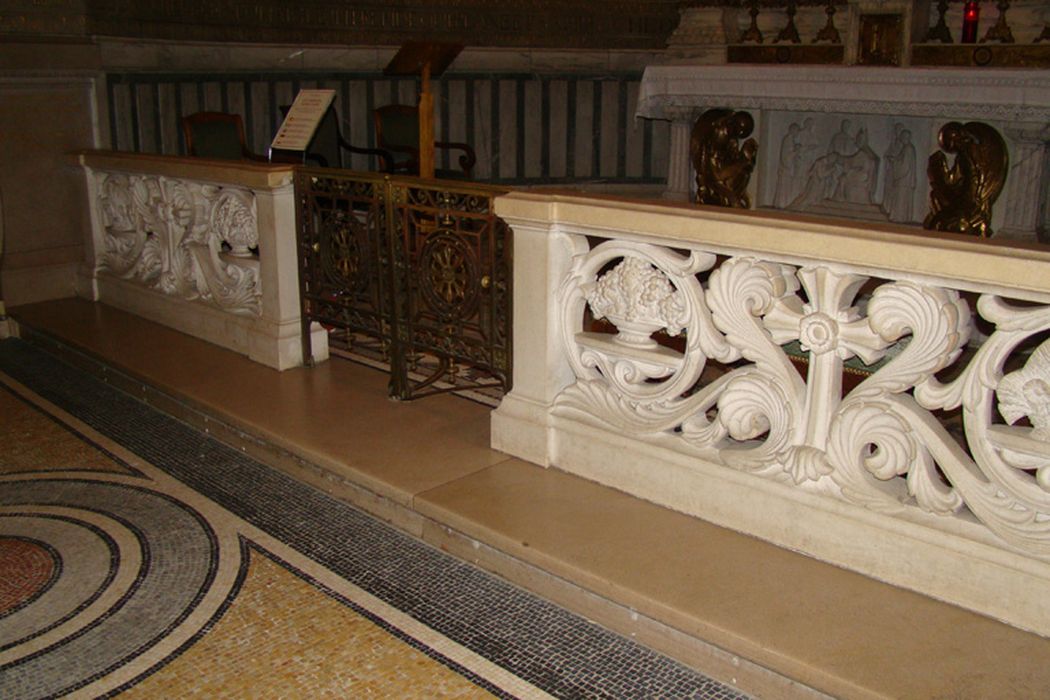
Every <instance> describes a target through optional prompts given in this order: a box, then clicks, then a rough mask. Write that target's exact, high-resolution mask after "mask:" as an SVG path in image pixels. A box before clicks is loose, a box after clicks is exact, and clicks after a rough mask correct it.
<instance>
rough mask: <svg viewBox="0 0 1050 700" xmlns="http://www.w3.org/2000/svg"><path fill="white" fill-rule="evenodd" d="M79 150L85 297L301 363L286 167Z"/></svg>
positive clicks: (273, 359) (281, 363)
mask: <svg viewBox="0 0 1050 700" xmlns="http://www.w3.org/2000/svg"><path fill="white" fill-rule="evenodd" d="M80 159H81V163H82V164H83V165H84V167H85V170H86V173H87V178H88V190H89V196H90V198H91V211H92V236H91V241H90V245H89V246H87V249H88V251H89V258H88V260H87V264H86V266H85V270H84V273H83V275H82V277H83V279H82V283H81V285H80V286H81V290H80V291H81V294H82V295H84V296H88V297H90V298H93V299H98V300H101V301H104V302H107V303H110V304H113V305H115V306H119V307H122V308H125V309H127V310H130V311H133V312H135V313H138V314H140V315H143V316H146V317H148V318H151V319H153V320H157V321H160V322H161V323H164V324H166V325H170V326H172V327H175V328H178V329H179V330H182V331H184V332H187V333H190V334H191V335H196V336H198V337H201V338H204V339H206V340H209V341H211V342H214V343H217V344H219V345H223V346H225V347H228V348H230V349H233V350H236V351H238V352H242V353H244V354H247V355H248V356H249V357H251V358H252V359H255V360H257V361H259V362H262V363H264V364H267V365H270V366H273V367H276V368H278V369H285V368H287V367H292V366H295V365H298V364H301V363H302V351H301V347H300V344H299V330H300V321H299V303H298V278H297V270H298V262H297V258H296V250H295V215H294V196H293V188H292V182H291V175H292V169H291V168H290V167H288V166H263V165H255V164H248V163H233V162H231V163H219V162H216V161H203V160H194V159H180V158H169V157H163V156H136V155H132V154H114V153H97V152H95V153H86V154H82V155H81V156H80ZM319 348H320V350H319V356H318V359H321V358H323V357H324V356H325V348H326V345H325V343H324V340H323V339H322V340H321V345H320V346H319Z"/></svg>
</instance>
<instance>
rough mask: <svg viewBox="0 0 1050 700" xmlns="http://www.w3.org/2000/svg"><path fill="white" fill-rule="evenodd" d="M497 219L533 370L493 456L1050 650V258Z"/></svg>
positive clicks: (713, 223) (574, 218)
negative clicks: (933, 599)
mask: <svg viewBox="0 0 1050 700" xmlns="http://www.w3.org/2000/svg"><path fill="white" fill-rule="evenodd" d="M497 211H498V213H499V214H500V215H501V216H502V217H503V218H504V219H506V220H507V221H508V223H509V224H510V225H511V227H512V228H513V229H514V230H515V236H516V237H515V251H516V255H517V256H518V257H517V259H516V261H515V264H516V266H525V267H524V268H523V270H522V275H521V277H520V278H519V277H518V276H516V277H515V294H516V296H517V297H518V298H519V299H521V298H523V297H524V298H527V299H529V302H528V305H525V304H524V303H521V304H517V303H516V305H515V308H516V310H517V314H518V315H522V314H524V315H526V316H528V317H530V318H523V319H521V324H522V328H521V330H522V331H524V332H523V333H519V328H518V325H517V323H518V322H517V317H516V327H515V339H516V347H515V357H516V358H522V357H525V356H528V357H530V358H532V359H531V361H530V363H521V364H517V363H516V366H515V367H516V371H515V377H514V391H513V392H511V394H510V395H509V396H508V397H507V399H505V401H504V404H503V405H502V406H501V407H500V409H499V410H498V411H497V412H496V414H495V415H494V417H493V444H494V446H496V447H498V448H500V449H504V450H506V451H509V452H511V453H513V454H516V455H518V456H522V457H525V458H527V459H531V460H533V461H536V462H539V463H542V464H553V465H556V466H558V467H560V468H563V469H566V470H568V471H572V472H576V473H579V474H581V475H583V476H587V477H589V478H594V479H596V480H598V481H602V482H603V483H607V484H609V485H612V486H616V487H618V488H621V489H624V490H627V491H629V492H632V493H635V494H637V495H639V496H642V497H645V498H648V499H651V500H655V501H657V502H659V503H663V504H665V505H669V506H671V507H674V508H677V509H680V510H684V511H686V512H689V513H692V514H694V515H698V516H701V517H704V518H708V519H711V520H713V521H715V522H718V523H720V524H723V525H726V526H728V527H732V528H734V529H740V530H743V531H746V532H750V533H753V534H756V535H759V536H762V537H766V538H768V539H771V540H773V541H775V542H778V543H779V544H782V545H785V546H789V547H793V548H798V549H801V550H803V551H806V552H807V553H810V554H813V555H814V556H818V557H821V558H824V559H827V560H829V561H832V562H834V563H836V564H840V565H843V566H848V567H851V568H855V569H858V570H860V571H863V572H865V573H868V574H871V575H874V576H877V577H879V578H883V579H886V580H889V581H891V582H894V583H897V584H899V585H904V586H907V587H910V588H913V589H916V590H920V591H923V592H926V593H929V594H931V595H935V596H938V597H941V598H944V599H947V600H951V601H953V602H956V603H959V604H962V605H965V606H967V607H971V608H973V609H975V610H979V611H981V612H985V613H988V614H991V615H994V616H997V617H1000V618H1002V619H1006V620H1009V621H1010V622H1012V623H1014V624H1018V625H1021V626H1024V627H1027V628H1029V629H1035V630H1037V631H1040V632H1041V633H1044V634H1046V633H1050V604H1048V602H1047V601H1046V600H1045V596H1042V595H1039V594H1037V593H1036V592H1035V591H1037V590H1045V586H1046V585H1047V584H1050V341H1048V340H1046V339H1045V336H1046V334H1047V333H1048V332H1050V282H1047V279H1050V275H1048V274H1047V273H1050V253H1047V252H1044V251H1037V250H1021V249H1011V248H1004V247H1001V246H999V247H997V246H992V245H989V244H988V242H987V241H984V242H982V241H973V240H967V239H963V238H961V237H952V236H943V235H938V236H930V237H922V236H913V235H908V234H905V233H901V232H895V231H893V230H890V229H888V228H886V227H884V228H883V229H881V230H863V229H860V228H851V227H842V226H828V225H821V224H815V223H807V222H805V221H803V220H800V219H797V218H788V217H781V218H773V217H762V216H757V215H747V214H743V215H733V214H725V213H721V212H717V213H715V212H710V211H695V210H676V209H671V208H658V207H647V206H638V207H630V206H628V205H623V204H617V203H605V204H603V203H596V202H586V201H584V200H578V199H566V198H542V197H539V196H525V195H521V194H512V195H509V196H508V197H506V198H504V199H502V200H499V202H498V205H497ZM539 255H543V256H544V257H546V260H547V262H548V266H547V268H546V273H547V274H546V275H545V276H541V275H537V274H536V273H535V269H534V267H535V266H536V265H537V264H539V260H538V259H537V258H534V257H533V256H539ZM551 263H553V265H551ZM541 297H542V298H544V299H545V301H546V304H545V305H543V306H540V305H539V304H537V300H538V299H539V298H541ZM523 308H524V309H525V311H524V312H523V310H522V309H523ZM537 314H546V316H545V318H544V319H537V318H535V316H536V315H537ZM588 316H591V317H593V318H595V319H605V320H606V321H608V322H609V323H611V324H612V326H613V327H614V328H615V333H607V332H596V331H595V330H594V329H592V328H589V327H588V325H587V322H586V319H587V318H588ZM525 326H528V328H525ZM658 331H662V332H663V337H664V338H667V339H669V340H667V341H665V342H662V343H658V342H657V341H656V340H655V339H654V338H653V334H654V333H657V332H658ZM539 357H542V358H543V359H542V360H539V359H537V358H539ZM541 363H542V365H543V366H542V367H540V366H539V365H540V364H541ZM519 370H520V373H519ZM858 370H859V374H860V376H859V378H857V379H855V380H854V381H853V382H850V383H845V382H844V378H845V377H847V376H850V375H849V374H848V373H853V375H852V376H853V377H857V374H858ZM552 378H557V380H556V381H552ZM889 542H892V543H893V544H892V546H888V543H889ZM961 580H963V582H960V581H961ZM1032 586H1036V588H1032Z"/></svg>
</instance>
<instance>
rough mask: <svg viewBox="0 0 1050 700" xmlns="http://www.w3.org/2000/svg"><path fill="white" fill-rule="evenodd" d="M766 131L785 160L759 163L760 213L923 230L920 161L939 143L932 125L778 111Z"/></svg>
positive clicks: (912, 120) (912, 119) (918, 121)
mask: <svg viewBox="0 0 1050 700" xmlns="http://www.w3.org/2000/svg"><path fill="white" fill-rule="evenodd" d="M764 128H765V129H766V138H767V139H772V140H774V141H775V143H777V144H779V152H778V156H779V157H778V158H776V159H764V160H763V161H762V162H760V163H759V164H758V167H759V169H760V170H761V177H760V178H759V183H758V184H759V189H758V196H759V206H767V207H775V208H777V209H787V210H792V211H804V212H808V213H814V214H819V215H824V216H833V217H837V218H849V219H860V220H867V221H879V222H885V221H894V222H900V223H906V224H921V223H922V219H923V217H924V215H925V213H926V212H925V210H924V205H923V204H922V201H923V200H924V199H925V197H926V196H927V190H926V183H925V182H924V181H923V179H922V171H921V167H922V166H921V163H920V161H918V155H919V154H921V153H922V152H927V153H928V152H929V151H928V148H929V143H930V139H931V138H933V137H934V136H935V134H931V133H929V128H928V120H927V119H926V118H917V117H896V118H893V117H887V116H882V115H852V114H814V113H808V112H772V113H769V114H767V116H766V120H765V122H764Z"/></svg>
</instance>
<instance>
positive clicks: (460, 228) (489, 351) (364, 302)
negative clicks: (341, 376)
mask: <svg viewBox="0 0 1050 700" xmlns="http://www.w3.org/2000/svg"><path fill="white" fill-rule="evenodd" d="M501 193H502V190H496V189H493V188H489V187H483V186H478V185H463V186H460V185H458V183H450V182H446V181H423V180H418V179H415V178H391V177H388V176H381V175H373V174H368V173H356V172H353V173H352V172H349V171H337V170H332V169H318V168H304V169H301V170H300V171H299V172H298V174H297V176H296V200H297V202H298V211H297V214H296V229H297V236H298V250H299V288H300V299H301V304H302V320H303V327H302V338H303V357H306V358H309V357H312V352H311V342H310V328H311V324H312V323H313V322H317V323H320V324H322V325H323V326H324V327H325V328H327V329H328V330H329V343H330V344H331V346H332V347H333V348H336V349H343V350H346V351H348V352H354V353H356V354H358V355H360V356H363V357H366V358H367V357H369V356H371V357H374V358H376V359H377V360H378V361H381V362H383V363H385V364H388V365H389V367H390V374H391V376H390V395H391V396H393V397H396V398H399V399H406V400H407V399H413V398H418V397H421V396H426V395H429V394H431V393H437V392H442V391H456V390H463V389H482V388H492V387H495V388H498V389H502V390H503V391H507V390H509V389H510V381H511V307H510V305H511V259H512V257H511V256H512V251H511V236H510V230H509V228H508V227H507V225H506V223H505V222H504V221H503V220H502V219H500V218H499V217H497V216H496V215H495V214H494V213H493V211H492V203H493V199H494V198H495V197H496V195H498V194H501Z"/></svg>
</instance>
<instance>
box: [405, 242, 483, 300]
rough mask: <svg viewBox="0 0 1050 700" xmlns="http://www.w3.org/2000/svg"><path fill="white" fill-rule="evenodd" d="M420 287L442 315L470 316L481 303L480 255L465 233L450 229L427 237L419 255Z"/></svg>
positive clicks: (425, 297)
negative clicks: (479, 294) (476, 253)
mask: <svg viewBox="0 0 1050 700" xmlns="http://www.w3.org/2000/svg"><path fill="white" fill-rule="evenodd" d="M419 269H420V271H421V272H422V275H421V278H420V281H419V289H420V292H421V294H422V295H423V298H424V299H425V300H426V302H427V304H428V305H429V306H430V307H431V308H432V309H433V310H434V311H435V312H437V313H439V314H441V315H442V316H446V317H447V316H459V317H464V316H469V315H471V314H473V313H474V309H475V308H476V306H477V302H478V292H479V289H480V282H479V280H478V277H479V275H478V262H477V256H476V255H475V254H474V250H473V249H472V248H471V246H470V245H469V244H468V243H467V242H466V241H464V240H463V238H462V236H459V235H457V234H456V233H455V232H453V231H450V230H448V229H443V230H439V231H437V232H435V233H434V234H432V235H430V236H428V237H427V240H426V243H424V244H423V249H422V251H420V255H419Z"/></svg>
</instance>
